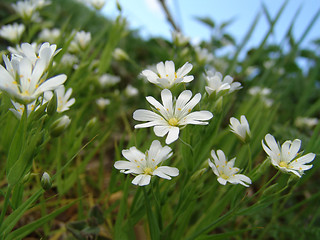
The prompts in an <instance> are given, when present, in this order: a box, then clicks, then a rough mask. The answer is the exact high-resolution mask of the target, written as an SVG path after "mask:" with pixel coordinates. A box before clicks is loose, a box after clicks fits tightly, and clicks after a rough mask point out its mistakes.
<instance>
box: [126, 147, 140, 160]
mask: <svg viewBox="0 0 320 240" xmlns="http://www.w3.org/2000/svg"><path fill="white" fill-rule="evenodd" d="M122 156H124V157H125V158H126V159H128V160H129V161H131V162H135V160H137V161H138V162H141V159H142V161H144V160H145V155H144V154H143V153H142V152H140V151H139V150H138V149H137V148H136V147H131V148H129V149H124V150H122Z"/></svg>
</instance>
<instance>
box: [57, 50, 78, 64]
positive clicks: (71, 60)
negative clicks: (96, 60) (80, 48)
mask: <svg viewBox="0 0 320 240" xmlns="http://www.w3.org/2000/svg"><path fill="white" fill-rule="evenodd" d="M78 62H79V59H78V57H77V56H75V55H72V54H70V53H65V54H63V56H62V58H61V65H66V66H75V65H76V64H77V63H78Z"/></svg>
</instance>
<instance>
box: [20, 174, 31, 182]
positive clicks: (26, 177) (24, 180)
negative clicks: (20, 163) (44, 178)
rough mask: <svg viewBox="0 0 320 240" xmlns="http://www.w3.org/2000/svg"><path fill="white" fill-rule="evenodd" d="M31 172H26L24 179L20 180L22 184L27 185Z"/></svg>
mask: <svg viewBox="0 0 320 240" xmlns="http://www.w3.org/2000/svg"><path fill="white" fill-rule="evenodd" d="M30 175H31V172H28V173H27V174H26V175H24V177H23V178H22V183H27V182H28V181H29V179H30Z"/></svg>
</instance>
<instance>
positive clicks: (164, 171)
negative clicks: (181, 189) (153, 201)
mask: <svg viewBox="0 0 320 240" xmlns="http://www.w3.org/2000/svg"><path fill="white" fill-rule="evenodd" d="M153 175H156V176H158V177H161V178H165V179H169V180H170V179H171V177H176V176H178V175H179V169H178V168H175V167H168V166H161V167H158V168H157V169H156V170H154V171H153ZM170 176H171V177H170Z"/></svg>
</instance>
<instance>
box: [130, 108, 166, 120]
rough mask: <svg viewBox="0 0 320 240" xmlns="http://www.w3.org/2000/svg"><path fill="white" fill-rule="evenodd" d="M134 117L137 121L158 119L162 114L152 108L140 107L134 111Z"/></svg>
mask: <svg viewBox="0 0 320 240" xmlns="http://www.w3.org/2000/svg"><path fill="white" fill-rule="evenodd" d="M133 119H134V120H137V121H158V120H161V116H160V115H159V114H157V113H155V112H152V111H150V110H145V109H138V110H136V111H135V112H134V113H133Z"/></svg>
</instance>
